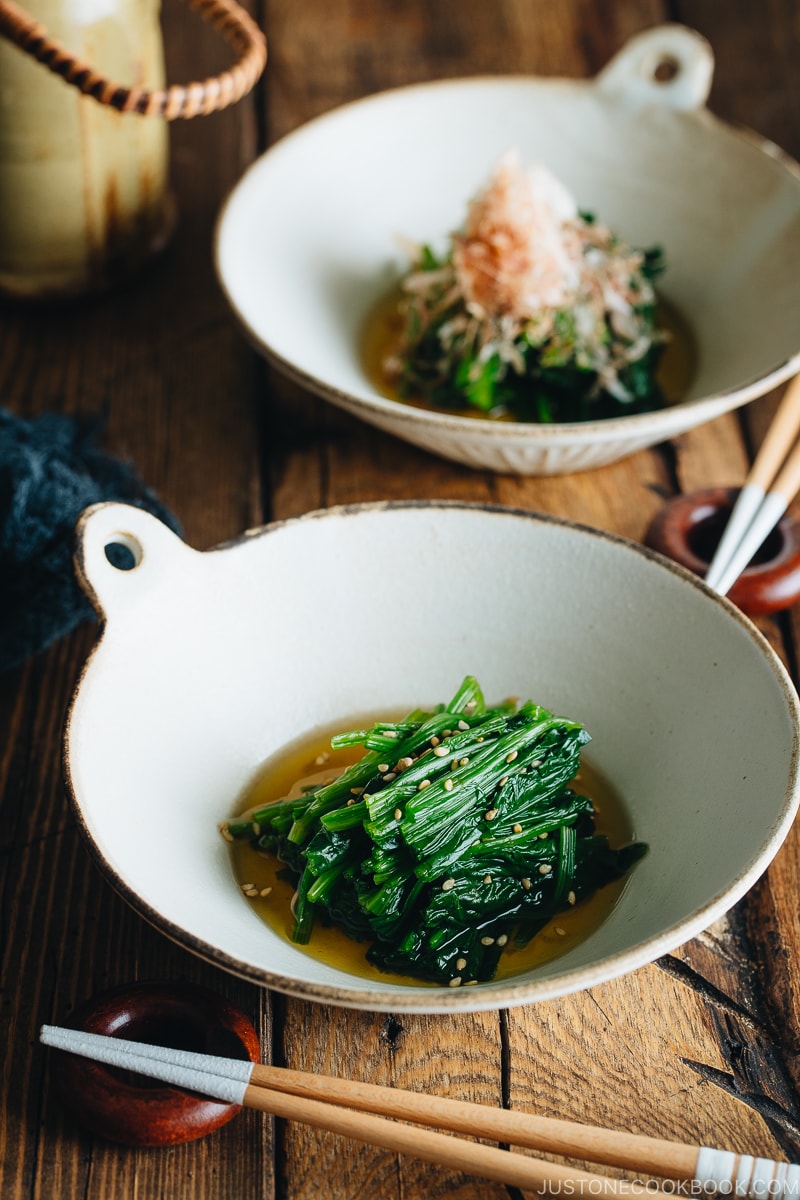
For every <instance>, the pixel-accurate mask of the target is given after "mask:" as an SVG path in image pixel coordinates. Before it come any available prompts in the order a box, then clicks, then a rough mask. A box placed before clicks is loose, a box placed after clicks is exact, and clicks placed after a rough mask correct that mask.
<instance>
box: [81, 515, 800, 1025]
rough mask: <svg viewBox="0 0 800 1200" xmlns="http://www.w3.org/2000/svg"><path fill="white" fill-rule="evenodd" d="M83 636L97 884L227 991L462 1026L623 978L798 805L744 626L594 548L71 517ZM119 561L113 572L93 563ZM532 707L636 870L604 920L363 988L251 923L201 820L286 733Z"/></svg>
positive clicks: (757, 643) (617, 549) (777, 721)
mask: <svg viewBox="0 0 800 1200" xmlns="http://www.w3.org/2000/svg"><path fill="white" fill-rule="evenodd" d="M79 537H80V549H79V554H78V565H79V572H80V576H81V578H82V580H83V582H84V586H85V587H86V589H87V591H88V593H89V595H90V596H91V598H92V600H93V602H94V604H95V605H96V607H97V609H98V611H99V613H100V614H101V616H102V618H103V632H102V637H101V639H100V641H99V644H98V646H97V648H96V649H95V651H94V653H93V655H92V657H91V660H90V662H89V664H88V666H87V668H86V671H85V673H84V675H83V678H82V679H81V681H80V684H79V686H78V690H77V694H76V696H75V699H74V702H73V705H72V709H71V712H70V715H69V719H68V724H67V730H66V743H65V763H66V778H67V782H68V786H69V790H70V793H71V796H72V800H73V802H74V806H75V810H76V812H77V815H78V818H79V821H80V823H81V826H82V828H83V831H84V833H85V834H86V836H87V838H88V840H89V844H90V846H91V848H92V850H93V851H94V853H95V855H96V857H97V859H98V861H99V863H100V865H101V867H102V869H103V870H104V871H105V873H106V874H107V876H108V878H109V880H110V882H111V883H112V884H113V886H114V887H116V888H117V889H118V890H119V891H120V892H121V894H122V895H123V896H124V897H125V898H126V899H127V900H128V901H129V902H130V903H131V904H132V905H133V906H134V907H135V908H136V909H137V910H138V911H139V912H140V913H142V914H143V915H144V916H145V917H146V918H147V919H148V920H150V921H151V922H152V923H153V924H154V925H156V926H157V927H158V928H159V929H160V930H162V931H163V932H164V933H165V934H166V935H167V936H168V937H171V938H173V939H174V940H175V941H176V942H178V943H180V944H181V945H182V946H185V947H186V948H188V949H189V950H192V951H194V952H195V953H196V954H198V955H200V956H202V957H203V958H205V959H208V960H209V961H210V962H212V963H216V964H218V965H219V966H220V967H223V968H225V969H226V970H228V971H231V972H234V973H235V974H237V975H240V976H243V977H244V978H246V979H249V980H252V981H254V982H256V983H259V984H262V985H264V986H268V987H271V988H275V989H278V990H280V991H284V992H287V993H290V994H292V995H295V996H300V997H304V998H307V999H312V1000H319V1001H324V1002H326V1003H331V1004H340V1005H346V1006H350V1007H358V1008H364V1009H372V1010H385V1011H394V1012H398V1011H403V1010H415V1011H421V1012H440V1011H442V1012H443V1011H448V1010H451V1009H470V1010H479V1009H488V1008H495V1007H497V1006H506V1005H513V1004H520V1003H523V1002H527V1001H531V1000H537V999H541V998H547V997H553V996H558V995H561V994H563V993H566V992H569V991H573V990H576V989H579V988H583V987H588V986H590V985H592V984H596V983H599V982H601V981H602V980H605V979H609V978H611V977H613V976H615V975H619V974H621V973H623V972H626V971H630V970H632V969H633V968H635V967H638V966H640V965H641V964H643V963H646V962H648V961H650V960H652V959H654V958H656V957H657V956H658V955H661V954H664V953H665V952H667V951H669V950H670V949H672V948H674V947H675V946H677V945H679V944H680V943H682V942H684V941H686V939H687V938H690V937H692V936H693V935H694V934H696V933H698V932H699V931H700V930H701V929H703V928H704V927H705V926H707V925H708V924H709V923H710V922H711V921H713V920H714V919H715V918H716V917H718V916H719V915H720V914H721V913H722V912H724V911H725V910H726V909H727V908H728V907H729V906H730V905H732V904H733V903H734V902H735V901H736V900H737V899H739V897H741V896H742V895H743V894H744V892H745V891H746V890H747V889H748V888H749V887H750V886H751V885H752V883H753V882H754V881H755V880H756V878H757V877H758V876H759V874H760V873H761V872H762V871H763V870H764V869H765V868H766V866H767V864H768V863H769V862H770V860H771V859H772V857H773V855H774V854H775V853H776V852H777V850H778V848H779V846H780V844H781V842H782V840H783V838H784V836H785V835H786V833H787V831H788V829H789V826H790V824H791V821H792V817H793V815H794V812H795V809H796V806H797V803H798V773H797V730H798V702H797V698H796V696H795V693H794V691H793V689H792V686H791V684H790V682H789V679H788V677H787V675H786V673H785V671H784V669H783V667H782V666H781V664H780V662H779V660H778V659H777V657H776V655H775V654H774V653H773V651H772V650H771V649H770V647H769V645H768V644H767V643H766V641H765V640H764V639H763V638H762V637H761V635H760V634H759V633H758V631H757V630H756V629H755V627H754V626H753V625H752V624H751V623H750V622H749V621H748V620H747V619H746V618H745V617H743V616H742V615H741V613H740V612H739V611H738V610H737V609H736V608H735V607H734V606H733V605H732V604H730V603H729V602H728V601H727V600H724V599H722V598H720V597H718V596H717V595H716V594H715V593H713V592H711V591H710V590H709V589H707V588H706V587H705V585H704V584H703V583H702V582H701V581H700V580H698V579H697V578H696V577H695V576H693V575H690V574H689V573H688V572H686V571H684V570H683V569H682V568H680V567H677V566H675V565H673V564H671V563H670V562H669V561H668V560H666V559H663V558H660V557H659V556H658V555H655V554H654V553H653V552H651V551H648V550H645V549H643V548H641V547H639V546H636V545H634V544H633V543H629V542H625V541H623V540H620V539H619V538H615V537H611V536H609V535H606V534H602V533H598V532H596V531H593V530H589V529H586V528H581V527H579V526H576V525H572V524H568V523H566V522H561V521H558V520H555V519H551V518H544V517H537V516H534V515H531V514H529V513H521V512H516V511H512V510H504V509H493V508H483V507H478V506H474V507H473V506H469V505H460V504H447V503H422V502H420V503H416V504H415V503H407V504H399V505H389V504H378V505H366V506H355V507H352V508H346V509H340V510H336V509H334V510H330V511H328V512H324V513H312V514H309V515H308V516H306V517H302V518H298V519H296V520H291V521H287V522H284V523H281V524H276V525H273V526H268V527H266V528H265V529H261V530H255V531H253V532H252V533H250V534H248V535H246V536H244V537H242V538H240V539H239V540H237V541H235V542H232V543H230V544H228V545H226V546H222V547H219V548H218V549H215V550H212V551H209V552H205V553H200V552H197V551H195V550H192V549H190V548H189V547H188V546H187V545H185V544H184V543H183V542H182V541H181V540H180V539H179V538H177V537H176V536H175V535H174V534H173V533H171V532H170V531H169V530H168V529H167V528H166V526H164V525H162V524H161V523H159V522H158V521H157V520H156V519H155V518H154V517H152V516H151V515H149V514H147V513H145V512H143V511H142V510H140V509H136V508H129V507H127V506H124V505H117V504H106V505H101V506H98V507H96V508H93V509H90V510H88V512H87V513H86V514H85V515H84V517H83V518H82V520H81V522H80V528H79ZM117 544H121V545H124V546H126V547H127V548H128V550H129V551H130V553H131V561H132V562H134V563H135V566H134V567H133V569H131V570H127V571H124V570H120V569H118V568H116V567H114V566H112V565H111V563H110V562H109V560H108V558H107V556H106V547H108V546H109V545H117ZM467 673H472V674H475V675H477V677H478V678H479V680H480V681H481V683H482V685H483V687H484V691H485V693H486V696H487V699H488V700H489V701H490V702H492V701H498V700H500V699H502V698H504V697H506V696H508V695H519V696H520V697H523V698H524V697H531V698H532V699H534V700H536V701H537V702H539V703H541V704H543V705H545V706H546V707H548V708H551V709H554V710H556V711H558V712H560V713H562V714H565V715H567V716H569V717H574V718H577V719H578V720H580V721H582V722H584V724H585V725H586V726H587V728H588V730H589V732H590V733H591V735H592V739H593V740H592V742H591V744H590V746H589V747H588V749H587V751H586V755H587V759H588V760H589V761H591V762H592V763H593V764H594V765H595V766H596V767H597V768H599V769H600V771H601V772H603V774H605V775H606V776H607V777H608V779H609V780H610V781H611V783H612V784H613V785H614V786H615V788H616V790H617V791H618V792H619V794H620V796H621V798H622V801H623V803H624V805H625V807H626V809H627V811H628V814H629V816H630V820H631V822H632V825H633V829H634V835H635V836H636V837H637V838H639V839H642V840H644V841H646V842H647V843H648V844H649V847H650V850H649V853H648V855H647V856H646V858H645V859H643V860H642V861H641V862H640V863H638V864H637V865H636V867H635V869H634V870H633V872H632V874H631V876H630V879H629V881H628V883H627V885H626V887H625V889H624V891H623V894H622V896H621V899H620V900H619V901H618V902H617V904H616V907H615V908H614V910H613V911H612V912H611V914H610V915H609V916H608V917H607V919H606V920H605V922H604V923H603V924H602V925H601V926H600V927H599V928H598V929H597V930H596V931H595V932H594V933H593V934H591V936H589V937H588V938H587V939H586V940H585V941H584V942H582V943H581V944H580V945H577V946H575V947H574V948H572V949H571V950H570V951H569V952H568V953H566V954H565V955H563V956H562V957H561V958H558V959H556V960H554V961H552V962H550V963H548V964H547V965H545V966H543V967H540V968H537V969H536V970H532V971H529V972H528V973H527V974H525V975H522V976H519V977H516V978H512V979H507V980H504V981H499V982H492V983H487V984H482V985H480V986H477V987H472V988H466V989H465V988H461V989H452V988H437V987H420V986H415V985H414V984H408V985H405V984H398V983H390V982H386V983H385V984H384V983H382V982H378V983H376V982H374V981H370V980H367V979H365V978H362V977H360V976H359V975H356V974H350V973H349V972H347V971H345V970H342V969H339V968H337V967H335V966H333V965H330V964H328V963H326V962H320V961H317V960H315V959H313V958H311V957H309V956H308V955H307V954H306V953H304V951H303V950H302V949H301V948H299V947H297V946H295V945H292V944H291V943H290V942H289V941H288V940H287V939H285V938H284V937H283V936H280V935H279V934H277V933H275V932H273V931H272V930H271V929H270V928H268V927H267V926H266V925H265V924H264V923H263V922H262V920H261V919H260V918H259V917H258V916H257V915H256V914H255V913H254V912H253V909H252V906H251V904H250V902H249V901H248V900H247V899H246V898H245V897H244V896H243V894H242V891H241V889H240V887H239V886H238V884H237V882H236V879H235V876H234V872H233V867H232V862H231V857H230V846H229V845H228V844H227V843H226V842H224V841H223V839H222V838H221V837H220V835H219V832H218V829H217V825H218V822H220V821H221V820H224V819H225V818H227V817H228V816H230V815H232V814H233V813H234V812H235V811H236V808H237V804H238V803H239V802H240V800H241V797H242V795H243V792H244V790H245V789H246V787H247V785H248V782H249V781H250V780H252V778H253V776H254V774H255V773H256V772H257V771H258V768H259V767H260V765H261V764H262V763H263V762H264V760H266V759H268V758H270V757H271V756H272V755H274V754H275V753H276V752H278V751H279V750H280V749H281V748H282V747H284V746H286V745H287V744H289V743H291V742H293V741H294V740H295V739H297V738H298V737H300V736H301V735H305V734H308V733H310V732H312V731H314V730H315V729H320V728H325V727H329V726H331V725H332V724H335V723H341V724H342V726H343V727H346V728H349V727H351V726H350V723H351V721H352V720H353V719H354V718H358V717H359V716H362V715H364V714H370V713H371V714H375V713H376V712H381V711H383V712H387V711H388V712H389V713H395V712H396V711H398V710H402V709H406V710H408V709H411V708H414V707H416V706H417V705H420V704H425V703H436V702H438V701H439V700H443V699H446V698H448V697H449V696H450V695H451V694H452V693H453V692H454V691H455V689H456V687H457V686H458V685H459V684H460V682H461V680H462V678H463V676H464V675H466V674H467Z"/></svg>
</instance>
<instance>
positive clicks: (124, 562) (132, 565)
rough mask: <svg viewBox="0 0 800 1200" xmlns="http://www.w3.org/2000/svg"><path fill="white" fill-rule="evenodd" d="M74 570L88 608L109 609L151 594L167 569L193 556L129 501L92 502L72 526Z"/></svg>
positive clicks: (195, 553)
mask: <svg viewBox="0 0 800 1200" xmlns="http://www.w3.org/2000/svg"><path fill="white" fill-rule="evenodd" d="M76 538H77V548H76V551H75V571H76V573H77V576H78V580H79V582H80V584H81V587H82V588H83V590H84V591H85V592H86V594H87V595H88V597H89V599H90V600H91V602H92V604H93V605H94V607H95V608H96V609H97V610H98V611H99V612H101V613H103V614H107V613H108V611H109V609H111V608H113V607H115V606H117V605H119V604H122V603H127V602H130V601H131V600H134V599H135V598H136V597H137V596H139V595H141V594H143V593H144V592H151V591H152V590H153V588H154V587H156V586H157V585H158V583H159V581H160V580H161V579H163V577H164V575H165V573H166V571H167V568H168V567H169V566H170V565H171V564H173V563H174V562H175V560H176V559H181V558H183V557H184V556H185V557H187V558H195V557H197V552H196V551H194V550H192V549H190V547H189V546H187V545H186V543H185V542H183V541H182V540H181V539H180V538H179V537H178V536H177V534H175V533H173V532H172V530H171V529H169V528H168V526H166V525H165V524H164V523H163V521H159V519H158V518H157V517H154V516H153V515H152V513H149V512H147V511H146V510H145V509H143V508H136V507H135V506H134V505H130V504H116V503H104V504H95V505H92V507H91V508H87V509H85V510H84V511H83V512H82V513H81V515H80V517H79V518H78V524H77V527H76Z"/></svg>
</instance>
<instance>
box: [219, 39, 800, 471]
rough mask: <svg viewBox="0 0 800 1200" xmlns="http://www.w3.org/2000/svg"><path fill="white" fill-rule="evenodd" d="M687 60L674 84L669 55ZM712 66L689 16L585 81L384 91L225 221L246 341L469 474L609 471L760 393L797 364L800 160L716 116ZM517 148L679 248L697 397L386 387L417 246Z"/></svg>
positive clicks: (612, 221) (227, 264)
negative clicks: (539, 414)
mask: <svg viewBox="0 0 800 1200" xmlns="http://www.w3.org/2000/svg"><path fill="white" fill-rule="evenodd" d="M664 61H669V62H671V63H673V64H674V66H675V67H676V68H677V75H676V76H675V77H674V79H673V80H672V81H671V82H666V83H658V82H656V81H655V80H654V77H653V71H654V69H655V67H656V66H657V64H658V63H659V62H664ZM712 70H713V57H712V54H711V50H710V48H709V46H708V44H707V43H706V42H705V41H704V40H703V39H702V38H700V37H699V36H698V35H697V34H695V33H693V32H692V31H690V30H688V29H685V28H683V27H681V26H661V27H657V28H655V29H652V30H650V31H648V32H647V33H645V34H642V35H640V36H638V37H636V38H634V39H633V40H632V41H631V42H629V43H628V44H627V45H626V47H625V48H624V49H623V50H622V51H621V52H620V54H619V55H618V56H617V57H616V58H615V59H614V60H613V61H612V62H611V63H610V64H609V66H607V67H606V69H605V70H604V71H602V72H601V73H600V75H599V76H597V78H596V79H594V80H591V81H566V80H563V79H537V78H515V77H504V78H476V79H465V80H455V81H452V82H440V83H433V84H424V85H421V86H415V87H408V88H402V89H399V90H396V91H390V92H385V93H382V94H379V95H376V96H373V97H370V98H368V99H366V100H363V101H360V102H358V103H354V104H350V105H347V106H345V107H343V108H340V109H338V110H336V111H334V112H331V113H329V114H327V115H325V116H323V117H321V118H318V119H317V120H314V121H312V122H310V123H309V124H307V125H306V126H304V127H303V128H301V129H300V130H298V131H297V132H295V133H293V134H291V135H289V136H288V137H286V138H284V139H283V140H282V141H280V142H278V143H277V144H276V145H275V146H274V147H273V148H272V149H270V150H269V151H268V152H267V153H266V154H265V155H264V156H263V157H262V158H261V159H259V160H258V161H257V162H256V163H255V164H254V165H253V166H252V167H251V168H250V170H249V171H247V173H246V174H245V175H244V177H243V178H242V180H241V182H240V183H239V184H238V186H237V187H236V188H235V190H234V191H233V193H232V195H231V196H230V198H229V199H228V201H227V203H226V205H225V207H224V209H223V212H222V214H221V217H220V220H219V224H218V229H217V237H216V265H217V271H218V274H219V278H220V280H221V282H222V286H223V288H224V290H225V293H226V295H227V297H228V300H229V301H230V303H231V305H232V307H233V310H234V312H235V313H236V314H237V316H238V318H239V320H240V321H241V323H242V325H243V327H244V329H245V331H246V332H247V333H248V335H249V337H250V339H251V340H252V342H253V343H254V344H255V346H256V347H258V348H259V349H260V350H261V351H262V352H263V353H264V354H265V355H266V356H267V357H268V358H269V359H270V360H271V361H272V362H273V363H275V364H276V365H277V366H278V367H279V368H280V369H281V370H282V371H284V372H285V373H286V374H287V375H289V376H291V377H293V378H294V379H295V380H297V381H298V382H299V383H300V384H302V385H304V386H305V387H307V388H309V389H311V390H312V391H314V392H317V393H318V394H319V395H321V396H324V397H325V398H326V399H328V400H330V401H332V402H333V403H334V404H337V405H339V406H340V407H341V408H344V409H346V410H348V411H349V412H351V413H353V414H354V415H355V416H357V417H360V418H362V419H363V420H365V421H368V422H370V423H371V424H373V425H377V426H378V427H379V428H381V429H384V430H386V431H388V432H389V433H392V434H394V435H396V436H397V437H400V438H404V439H406V440H407V441H410V442H413V443H415V444H417V445H419V446H423V447H424V448H426V449H428V450H430V451H432V452H433V453H436V454H440V455H442V456H444V457H446V458H453V459H456V460H458V461H460V462H464V463H467V464H469V465H470V466H475V467H488V468H491V469H493V470H497V471H509V472H517V473H523V474H558V473H562V472H567V471H578V470H584V469H586V468H588V467H595V466H599V465H601V464H603V463H607V462H612V461H614V460H615V459H618V458H620V457H622V456H624V455H626V454H628V453H630V452H632V451H634V450H638V449H641V448H643V447H645V446H649V445H652V444H654V443H656V442H658V441H662V440H664V439H666V438H670V437H673V436H675V435H676V434H679V433H682V432H683V431H685V430H687V429H690V428H692V427H693V426H695V425H698V424H700V423H702V422H703V421H708V420H710V419H711V418H712V417H716V416H719V415H720V414H721V413H724V412H727V411H728V410H730V409H733V408H735V407H736V406H738V405H740V404H743V403H745V402H746V401H748V400H751V399H753V398H754V397H755V396H758V395H760V394H762V393H763V392H765V391H767V390H769V388H771V387H773V386H775V385H776V384H777V383H779V382H780V381H781V380H783V379H786V378H788V377H789V376H790V375H791V374H793V373H794V372H795V371H797V370H798V368H799V367H800V171H799V170H798V167H797V165H796V164H795V163H794V162H792V161H790V160H789V159H788V158H787V157H786V156H784V155H782V154H781V153H780V152H779V151H777V150H776V148H775V147H774V146H773V145H771V144H769V143H767V142H765V141H763V140H759V139H757V138H756V137H755V136H754V135H752V134H747V133H742V132H740V131H735V130H733V129H732V128H731V127H729V126H727V125H725V124H723V123H722V122H720V121H719V120H717V119H715V118H714V117H713V116H712V115H711V114H710V113H709V112H708V111H707V110H706V109H705V108H704V102H705V99H706V96H707V93H708V89H709V87H710V83H711V76H712ZM510 147H516V148H518V149H519V151H520V153H521V155H522V157H523V160H524V161H526V162H532V161H537V160H538V161H541V162H544V163H545V164H546V165H547V166H549V167H550V168H551V170H553V171H554V172H555V174H556V175H557V176H558V177H559V178H561V179H562V180H563V181H564V182H565V183H566V184H567V186H568V187H569V188H570V189H571V190H572V191H573V193H574V194H575V196H576V197H577V199H578V203H579V205H580V206H581V207H582V208H584V209H589V210H591V211H592V212H594V213H595V214H596V215H597V216H598V218H600V219H601V220H602V221H604V222H605V223H606V224H608V225H610V226H611V227H612V228H613V229H615V230H616V231H617V232H618V233H620V234H621V235H623V236H624V237H625V238H626V239H627V240H628V241H629V242H631V243H632V244H633V245H636V246H641V247H646V246H652V245H657V244H660V245H662V246H663V247H664V249H665V252H666V258H667V263H668V269H667V272H666V274H665V276H664V277H663V286H662V291H663V293H664V295H665V297H666V298H667V299H668V300H670V301H672V302H673V303H674V304H675V305H676V306H677V308H678V309H679V310H680V311H681V312H682V314H683V315H684V317H685V318H686V319H687V320H688V322H689V324H690V325H691V328H692V330H693V332H694V335H695V338H696V341H697V344H698V348H699V365H698V369H697V372H696V374H695V377H694V379H693V381H692V383H691V386H690V388H689V391H688V394H687V396H686V399H685V401H684V402H683V403H681V404H678V405H674V406H672V407H670V408H667V409H664V410H662V411H660V412H656V413H645V414H639V415H634V416H629V417H619V418H613V419H610V420H607V421H595V422H591V423H588V424H584V425H579V424H565V425H552V426H536V425H527V424H521V423H506V422H489V421H476V420H474V419H470V418H465V417H460V416H454V415H452V414H446V413H438V412H432V411H431V412H427V411H423V410H420V409H417V408H411V407H409V406H407V405H403V404H401V403H399V402H396V401H393V400H389V399H385V398H384V397H382V396H380V395H378V394H377V392H376V390H375V388H374V386H373V385H372V383H371V382H370V380H369V379H368V377H367V375H366V374H365V371H364V368H363V365H362V362H361V360H360V357H359V337H360V331H361V328H362V325H363V322H364V319H365V315H366V314H367V313H368V312H369V311H370V309H371V308H372V306H373V305H374V304H375V302H376V300H377V299H378V298H379V297H380V296H381V295H382V294H383V293H384V292H386V291H387V290H388V288H390V287H391V285H392V283H393V282H394V281H396V280H397V279H398V278H399V277H400V275H401V274H402V273H403V271H404V270H405V269H406V267H407V265H408V264H407V259H406V256H405V253H404V251H403V249H402V247H401V245H400V244H399V238H400V237H401V236H403V237H405V238H410V239H412V240H416V241H421V242H430V243H432V244H434V245H438V246H440V247H441V246H444V245H445V244H446V238H447V235H448V234H449V233H450V232H451V231H453V230H455V229H457V228H458V227H459V226H460V225H461V224H462V222H463V219H464V216H465V212H466V204H467V201H468V199H469V198H470V197H471V196H472V195H473V194H474V193H475V192H476V191H477V190H478V189H479V188H480V187H481V186H482V185H483V184H484V183H485V182H486V180H487V179H488V177H489V175H490V174H491V172H492V171H493V169H494V167H495V166H496V165H497V162H498V160H499V158H500V157H501V156H502V155H503V153H504V152H505V151H506V150H507V149H509V148H510Z"/></svg>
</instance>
